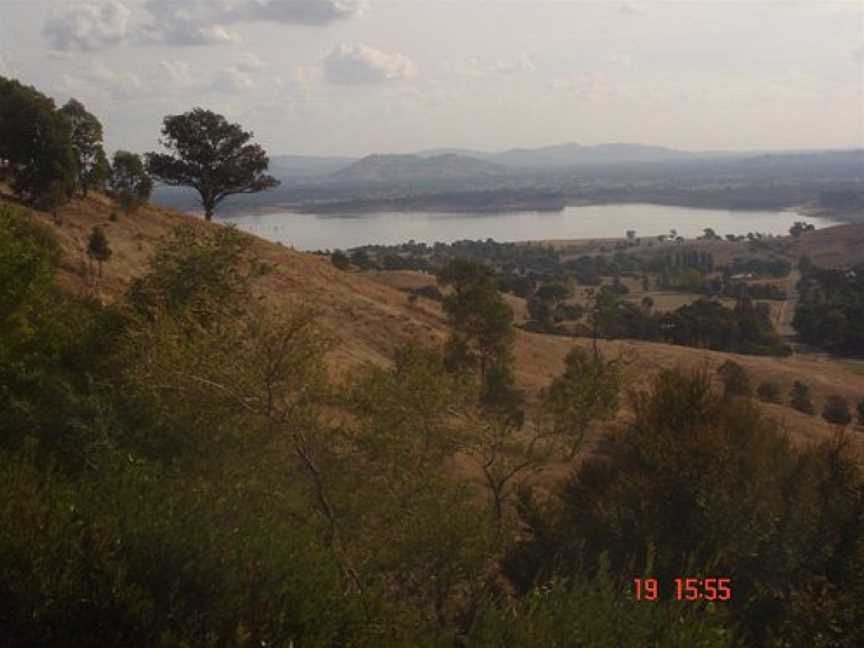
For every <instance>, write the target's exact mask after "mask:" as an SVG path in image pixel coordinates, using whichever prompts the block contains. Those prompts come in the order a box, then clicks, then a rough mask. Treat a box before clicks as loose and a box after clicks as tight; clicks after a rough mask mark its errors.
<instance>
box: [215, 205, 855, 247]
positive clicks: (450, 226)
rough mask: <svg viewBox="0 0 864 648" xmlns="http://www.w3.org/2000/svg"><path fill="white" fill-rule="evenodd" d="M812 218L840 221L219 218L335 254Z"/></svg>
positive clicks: (718, 228) (665, 211)
mask: <svg viewBox="0 0 864 648" xmlns="http://www.w3.org/2000/svg"><path fill="white" fill-rule="evenodd" d="M805 219H806V220H808V222H813V224H814V225H816V226H817V227H819V228H823V227H828V226H830V225H835V224H839V223H837V222H836V221H831V220H827V219H821V218H819V219H816V218H811V219H807V218H806V217H804V216H802V215H801V214H800V213H798V212H797V211H794V210H774V211H746V210H739V211H734V212H733V211H729V210H709V209H704V208H690V207H681V206H666V205H662V206H661V205H653V204H648V203H636V204H620V203H615V204H603V205H598V204H580V205H572V206H568V207H566V208H565V209H564V210H562V211H555V212H539V211H513V212H486V213H472V212H456V213H442V212H426V211H406V212H392V211H384V212H370V213H361V214H352V215H348V216H345V217H342V216H339V215H335V214H324V215H322V214H309V213H303V212H290V213H286V212H275V213H264V214H249V213H247V214H245V215H243V216H235V217H233V218H232V217H230V216H222V217H221V218H220V219H219V220H220V222H222V223H226V224H227V223H232V222H233V224H234V225H236V226H237V227H238V229H240V230H242V231H245V232H249V233H251V234H255V235H257V236H259V237H262V238H265V239H268V240H271V241H274V242H281V243H283V244H287V245H291V246H293V247H295V248H298V249H305V250H323V249H330V250H332V249H352V248H356V247H363V246H368V245H394V244H399V243H405V242H408V241H412V240H414V241H418V242H424V243H427V244H434V243H436V242H441V243H452V242H454V241H459V240H486V239H493V240H495V241H497V242H501V243H504V242H521V241H545V240H597V239H617V238H621V237H624V236H625V235H626V232H627V231H629V230H633V231H634V232H635V233H636V234H635V235H636V236H639V237H642V238H646V239H647V238H656V237H657V236H659V235H665V236H670V235H671V236H673V237H677V236H679V235H680V236H682V237H684V238H687V239H690V238H696V237H698V236H701V235H702V234H703V232H704V230H705V229H713V230H714V231H715V232H716V233H717V235H719V236H722V237H725V236H726V235H729V234H735V235H736V236H746V235H747V234H749V233H753V234H756V233H760V234H763V235H769V236H777V235H781V236H782V235H786V234H787V233H788V231H789V227H790V226H791V225H792V224H793V223H794V222H796V221H799V220H805ZM673 232H674V234H673Z"/></svg>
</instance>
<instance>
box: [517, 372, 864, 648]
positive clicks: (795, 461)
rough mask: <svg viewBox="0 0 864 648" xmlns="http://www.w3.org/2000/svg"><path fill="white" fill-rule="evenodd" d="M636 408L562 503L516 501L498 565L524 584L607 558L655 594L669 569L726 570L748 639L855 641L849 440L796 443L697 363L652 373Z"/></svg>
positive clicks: (855, 517) (667, 586)
mask: <svg viewBox="0 0 864 648" xmlns="http://www.w3.org/2000/svg"><path fill="white" fill-rule="evenodd" d="M633 406H634V410H635V418H634V421H633V423H632V424H631V426H630V427H629V429H628V430H626V431H625V432H624V433H623V434H619V435H616V436H614V437H609V438H608V439H607V440H606V442H605V443H604V444H603V445H602V446H601V448H602V451H601V452H600V453H599V455H598V456H596V457H594V458H590V459H588V460H586V461H585V462H583V463H582V464H581V466H580V467H579V468H578V469H577V471H576V472H575V473H574V476H573V477H572V478H571V479H570V480H569V481H568V482H567V483H566V484H565V485H564V487H563V488H562V490H561V493H560V496H561V499H560V501H559V502H555V501H552V502H547V503H545V504H544V503H540V502H538V501H535V500H534V499H533V498H528V497H526V498H525V499H524V501H523V504H522V511H523V520H524V522H525V524H526V525H527V528H528V529H529V530H530V531H529V532H528V533H527V535H526V536H525V540H524V541H522V542H521V543H520V545H519V546H518V548H517V550H515V551H514V552H513V553H511V555H510V556H509V557H508V560H507V562H506V567H507V573H508V574H509V575H510V576H511V578H512V579H513V580H514V582H516V583H517V584H518V585H519V587H520V591H523V592H529V591H531V590H532V589H533V588H535V587H537V586H538V585H543V584H546V583H549V582H550V579H552V578H554V577H556V576H559V577H565V578H578V577H580V576H582V577H589V578H590V577H591V575H593V574H595V573H598V570H600V569H601V568H602V565H603V564H604V563H603V561H604V560H606V559H608V561H609V563H608V564H609V566H610V570H611V573H612V574H613V575H620V576H622V577H629V576H632V575H633V574H640V573H652V574H654V575H655V576H656V577H657V578H658V579H659V581H660V583H661V588H662V590H661V597H663V598H662V600H669V598H671V597H672V590H671V587H672V583H673V580H674V579H675V578H680V577H689V576H692V577H703V578H704V577H707V576H723V577H728V578H731V581H732V583H733V590H734V594H733V598H732V601H731V602H730V603H729V604H726V605H727V606H728V609H729V612H730V614H731V620H732V622H733V623H734V624H735V625H736V626H738V631H737V632H736V638H737V639H739V640H741V641H743V642H744V643H745V645H759V646H762V645H782V646H785V645H822V646H828V645H836V646H849V647H851V646H855V645H857V643H856V642H858V641H860V638H861V629H860V624H859V623H858V622H857V621H855V618H856V615H858V616H859V618H860V614H861V611H862V605H861V602H860V600H858V601H856V600H855V598H854V597H855V596H857V594H851V592H852V591H854V592H858V591H860V590H861V583H860V578H859V577H858V576H857V575H856V571H855V570H856V569H858V568H859V567H860V565H861V564H862V563H861V557H862V551H864V517H861V516H862V513H864V480H862V475H861V471H860V468H859V466H858V465H857V463H856V460H855V458H854V456H853V455H851V454H850V453H849V452H848V448H847V444H846V443H845V442H844V441H842V439H841V440H840V441H835V442H832V443H829V444H826V445H823V446H822V447H820V448H818V449H812V450H808V451H803V452H797V451H794V450H793V449H792V448H791V447H790V446H789V444H788V442H787V441H786V440H785V438H784V437H783V436H782V435H781V434H780V433H779V432H778V430H777V429H776V426H775V425H774V424H773V423H772V422H771V421H769V420H766V419H765V418H763V416H762V415H761V414H760V413H759V411H758V410H757V409H756V407H755V406H754V405H753V404H752V403H751V402H750V401H748V400H746V399H736V400H731V401H730V400H725V399H723V398H721V397H719V396H717V395H716V394H714V392H713V390H712V389H711V385H710V381H709V379H708V377H707V376H706V375H705V374H686V373H682V372H680V371H664V372H661V374H660V375H659V377H658V378H657V380H656V381H655V384H654V385H653V387H652V388H651V389H650V391H647V392H641V393H638V394H636V395H635V397H634V403H633ZM829 529H830V531H828V530H829ZM781 548H782V550H781ZM628 575H629V576H628ZM820 596H822V597H823V598H821V599H820ZM846 606H850V607H849V608H847V607H846ZM815 609H818V610H820V611H824V616H819V617H816V616H814V614H813V613H812V611H811V610H815Z"/></svg>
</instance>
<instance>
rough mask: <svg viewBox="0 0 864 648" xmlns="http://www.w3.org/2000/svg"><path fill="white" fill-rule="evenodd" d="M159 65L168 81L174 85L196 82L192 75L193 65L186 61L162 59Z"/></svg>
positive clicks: (188, 84)
mask: <svg viewBox="0 0 864 648" xmlns="http://www.w3.org/2000/svg"><path fill="white" fill-rule="evenodd" d="M159 67H160V68H161V69H162V72H163V73H164V76H165V77H166V78H167V79H168V82H169V83H171V84H173V85H177V86H191V85H194V83H195V79H194V78H193V77H192V66H191V65H189V63H186V62H185V61H161V62H160V63H159Z"/></svg>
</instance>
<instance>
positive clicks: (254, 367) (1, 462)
mask: <svg viewBox="0 0 864 648" xmlns="http://www.w3.org/2000/svg"><path fill="white" fill-rule="evenodd" d="M58 262H59V247H58V245H57V243H56V241H55V240H54V238H53V236H52V234H51V232H50V231H49V230H48V229H46V228H44V227H42V226H39V225H37V224H36V223H35V222H34V221H33V220H31V218H30V217H29V216H28V215H27V214H26V213H25V212H24V211H23V210H20V209H17V208H14V209H13V208H8V207H5V206H4V207H2V208H0V320H2V321H0V324H2V326H0V636H2V637H3V641H4V644H5V645H9V646H15V647H18V646H33V645H50V646H106V645H123V646H192V645H194V646H219V645H231V646H253V645H254V646H262V645H268V646H285V647H288V646H334V647H336V646H340V647H341V646H370V647H371V646H375V647H379V646H412V647H413V646H478V647H484V646H489V647H492V646H496V647H501V646H507V647H508V648H511V647H512V648H518V647H522V646H524V647H526V648H528V647H533V646H541V645H543V646H545V645H550V646H551V645H567V646H598V645H610V644H613V645H622V646H634V647H636V646H640V647H641V646H645V645H662V646H682V647H683V646H688V647H689V646H718V647H719V646H776V647H780V646H789V645H809V646H826V647H827V646H850V647H851V646H857V645H860V644H861V642H862V641H864V635H862V627H861V624H860V619H861V618H862V616H864V608H862V601H864V590H862V586H864V584H862V581H861V578H860V574H861V573H862V569H864V478H862V474H861V470H860V467H859V466H858V464H856V463H855V461H854V460H853V458H852V457H851V456H850V455H849V452H848V448H847V444H846V441H845V437H844V436H843V434H842V433H841V432H839V431H838V435H837V436H836V437H835V439H834V440H833V441H832V442H830V443H827V444H825V445H823V446H821V447H818V448H813V449H810V450H795V449H793V448H792V447H790V445H789V444H788V443H787V442H786V441H785V439H784V437H783V435H782V434H781V432H780V431H779V430H778V429H777V427H776V425H775V424H774V423H773V422H772V421H770V420H768V419H766V418H765V417H764V416H763V415H761V414H760V413H759V411H758V409H757V406H756V405H755V404H754V403H753V402H752V401H751V400H750V399H749V398H747V396H746V393H742V391H741V390H736V394H737V395H736V397H735V398H724V397H723V396H722V395H721V394H720V393H719V390H717V389H715V388H714V387H713V386H712V384H711V380H710V378H709V376H708V375H707V374H706V373H695V374H692V373H687V372H684V371H677V370H668V371H664V372H662V373H661V374H660V376H659V377H658V378H657V380H656V381H654V383H653V384H652V385H651V386H650V388H648V389H640V390H636V391H635V392H634V393H632V395H631V396H630V402H631V405H632V408H633V414H632V416H628V418H627V422H626V423H625V424H623V429H621V430H620V431H619V432H618V433H612V432H610V433H609V434H607V435H606V436H605V437H604V439H603V440H602V442H601V443H600V445H599V449H598V451H597V452H595V453H594V454H593V455H591V456H589V457H588V458H587V459H585V460H584V461H582V462H580V463H578V464H577V463H572V464H571V463H570V462H571V461H574V459H573V457H574V454H575V453H574V450H579V449H581V445H580V444H581V439H582V437H583V436H584V432H585V430H586V429H588V427H589V426H591V425H592V424H593V423H595V422H597V421H603V420H608V419H610V418H611V417H612V416H614V415H615V414H616V413H617V412H618V411H619V408H620V407H621V405H622V404H623V403H624V402H625V393H626V389H625V385H624V383H623V380H624V377H623V373H622V371H621V369H622V362H625V360H624V359H621V358H607V357H604V356H603V355H602V354H601V353H600V352H599V351H598V350H597V349H596V348H595V349H594V350H593V351H574V352H573V353H572V354H571V355H570V356H569V357H568V359H567V363H566V367H565V368H564V371H563V372H562V374H561V375H560V376H559V377H558V378H557V379H555V380H554V381H553V382H552V383H551V384H550V385H549V387H548V388H547V389H546V390H544V391H543V393H541V394H520V393H519V392H518V391H517V390H516V389H515V388H514V385H513V379H512V346H511V345H512V327H511V322H512V312H510V310H509V307H508V306H507V305H506V303H505V302H504V301H503V300H502V298H501V295H500V293H499V292H498V289H497V284H496V281H495V276H494V273H492V272H491V271H490V270H489V269H488V268H486V267H484V266H482V265H478V264H477V263H476V262H470V261H466V262H454V263H451V264H448V265H447V266H445V267H444V268H443V269H442V271H441V281H442V284H444V285H446V286H448V287H449V288H448V294H447V295H445V296H444V297H443V299H444V307H445V311H446V313H447V315H448V317H449V318H450V322H451V326H452V335H451V339H450V341H449V343H448V344H447V346H446V348H445V349H443V350H442V349H434V348H433V349H424V348H419V347H408V348H404V349H402V350H401V351H400V352H399V353H398V354H397V355H396V357H395V358H394V361H393V364H392V366H390V367H381V366H367V367H361V368H359V369H356V370H354V371H353V372H350V373H349V374H348V375H344V376H338V377H337V376H333V375H332V374H330V373H329V372H328V371H327V370H326V356H327V352H328V349H329V345H330V343H329V342H328V339H327V337H326V335H324V334H323V333H322V332H321V331H320V330H319V329H318V328H317V326H316V323H315V319H314V317H312V316H311V315H310V314H308V313H304V312H282V311H278V310H273V309H268V308H267V307H265V306H264V305H263V302H261V301H260V300H258V299H257V298H256V294H255V290H256V281H257V279H258V278H259V277H261V276H262V275H264V274H266V273H268V272H269V271H270V268H269V267H268V266H266V265H264V264H262V263H260V262H258V261H257V260H256V259H255V258H254V257H252V255H251V254H250V252H249V249H248V239H246V238H245V237H243V236H242V235H240V234H238V233H237V232H235V231H233V230H231V229H227V228H212V227H192V226H186V227H182V228H179V229H177V230H175V231H174V232H173V233H172V235H171V236H170V237H168V239H166V240H165V241H164V243H163V244H162V245H161V247H159V248H158V249H157V250H156V251H155V254H154V256H153V258H152V261H151V265H150V269H149V271H148V272H147V273H146V274H145V275H144V276H142V277H141V278H140V279H139V280H138V281H136V282H135V283H134V285H133V286H132V287H131V288H130V290H129V291H128V293H127V294H126V295H125V296H124V297H123V298H122V299H121V300H119V301H118V302H117V303H116V304H113V305H109V306H102V305H100V304H97V303H94V302H92V301H89V300H87V299H86V298H78V297H76V296H74V295H70V294H69V293H66V292H63V291H61V290H60V289H59V288H57V287H56V286H55V283H54V273H55V271H56V268H57V264H58ZM605 315H606V313H605V312H604V310H603V304H602V300H601V303H600V306H599V307H597V306H595V307H594V308H593V309H592V311H591V312H590V313H589V314H588V317H589V322H592V323H593V324H595V325H597V326H601V325H603V322H604V317H605ZM730 375H731V374H730ZM550 462H554V464H555V465H564V466H566V467H568V468H570V469H571V471H572V472H571V475H570V476H569V477H568V478H566V479H565V480H564V482H563V483H561V484H559V483H558V482H556V481H552V482H549V481H546V482H543V487H542V488H539V482H538V481H537V480H536V477H537V476H538V474H540V473H541V471H543V470H544V469H545V468H546V467H548V466H549V465H550ZM460 467H463V468H464V469H467V470H471V471H473V472H471V476H470V477H466V475H465V474H464V472H463V468H460ZM634 577H646V578H647V577H656V578H658V579H659V582H660V584H661V595H660V596H659V597H658V600H656V601H647V600H641V601H637V600H636V597H635V593H634V590H633V579H634ZM679 577H680V578H683V577H700V578H707V577H728V578H730V579H731V582H732V588H733V592H734V594H733V597H732V599H731V600H730V601H713V602H709V601H705V600H702V601H676V600H675V596H674V590H673V585H672V584H673V582H674V579H675V578H679Z"/></svg>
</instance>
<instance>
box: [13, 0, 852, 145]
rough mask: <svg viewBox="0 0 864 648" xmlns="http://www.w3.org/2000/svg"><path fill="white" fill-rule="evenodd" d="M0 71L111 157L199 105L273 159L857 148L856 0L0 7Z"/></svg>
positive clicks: (159, 2) (415, 0) (410, 0)
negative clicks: (81, 117) (567, 149)
mask: <svg viewBox="0 0 864 648" xmlns="http://www.w3.org/2000/svg"><path fill="white" fill-rule="evenodd" d="M0 76H7V77H14V78H18V79H20V80H21V81H23V82H25V83H27V84H28V85H34V86H36V87H37V88H38V89H40V90H41V91H43V92H45V93H46V94H48V95H49V96H52V97H53V98H54V99H55V100H56V101H57V102H58V104H62V103H65V101H66V100H68V99H69V98H70V97H75V98H77V99H79V100H80V101H82V102H83V103H84V104H85V105H86V106H87V107H88V109H89V110H90V111H91V112H93V113H94V114H96V115H97V116H98V117H99V118H100V119H101V120H102V123H103V124H104V125H105V136H106V143H107V146H108V148H109V149H110V150H115V149H117V148H124V149H129V150H132V151H138V152H143V151H148V150H154V149H156V148H158V139H159V129H160V128H161V122H162V119H163V117H164V116H165V115H169V114H178V113H183V112H186V111H188V110H190V109H192V108H193V107H196V106H202V107H205V108H209V109H211V110H215V111H217V112H220V113H222V114H224V115H225V116H226V117H228V118H229V119H230V120H232V121H235V122H238V123H240V124H241V125H242V126H243V127H244V128H246V129H248V130H251V131H253V132H254V133H255V137H256V140H257V141H258V142H260V143H261V144H262V145H264V147H265V149H267V150H268V151H269V152H270V153H271V155H275V154H287V153H293V154H311V155H352V156H360V155H366V154H370V153H408V152H413V151H417V150H421V149H427V148H439V147H463V148H470V149H480V150H491V151H498V150H505V149H509V148H514V147H536V146H545V145H550V144H560V143H565V142H578V143H581V144H600V143H606V142H641V143H646V144H653V145H660V146H668V147H673V148H679V149H687V150H696V151H700V150H765V149H774V150H794V149H825V148H852V147H864V0H844V1H840V2H831V1H823V0H802V1H791V0H789V1H783V0H781V1H774V2H761V1H757V0H722V1H715V2H705V1H703V0H677V1H674V2H673V1H667V0H633V1H632V2H624V3H622V2H619V1H615V0H604V1H602V2H582V1H574V0H509V1H504V0H87V1H81V2H78V1H75V0H0Z"/></svg>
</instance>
